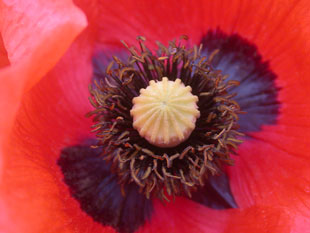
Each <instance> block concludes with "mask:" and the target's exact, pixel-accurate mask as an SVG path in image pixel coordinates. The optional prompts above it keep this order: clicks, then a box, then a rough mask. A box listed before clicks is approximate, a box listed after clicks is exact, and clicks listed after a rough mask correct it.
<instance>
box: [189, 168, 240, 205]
mask: <svg viewBox="0 0 310 233" xmlns="http://www.w3.org/2000/svg"><path fill="white" fill-rule="evenodd" d="M191 199H192V200H193V201H195V202H198V203H200V204H202V205H205V206H207V207H209V208H212V209H217V210H223V209H230V208H238V205H237V203H236V201H235V199H234V196H233V194H232V192H231V190H230V185H229V179H228V177H227V175H226V174H225V173H223V174H221V175H220V176H209V178H208V182H207V183H206V184H205V186H203V187H200V188H199V189H198V190H197V191H196V192H193V194H192V198H191Z"/></svg>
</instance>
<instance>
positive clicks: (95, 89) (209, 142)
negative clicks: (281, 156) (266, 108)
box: [88, 37, 242, 199]
mask: <svg viewBox="0 0 310 233" xmlns="http://www.w3.org/2000/svg"><path fill="white" fill-rule="evenodd" d="M183 39H184V38H183ZM138 40H139V44H140V50H138V49H136V48H134V47H129V46H127V44H125V43H124V44H125V46H126V47H127V48H128V50H129V51H130V53H131V56H130V57H129V59H128V61H127V62H123V61H121V60H120V59H118V58H116V57H114V65H113V64H110V65H109V66H108V67H107V69H106V71H105V72H103V73H102V75H100V76H99V77H100V79H97V80H95V81H94V85H91V86H90V93H91V96H92V97H91V98H90V102H91V104H92V105H93V107H94V108H95V110H94V111H92V112H90V113H89V114H88V116H94V117H93V121H94V122H95V123H94V125H93V131H94V132H95V133H96V137H97V139H98V144H97V145H96V146H95V147H100V148H102V157H103V158H104V159H105V160H107V161H110V162H111V163H112V166H111V169H112V172H114V173H116V174H117V175H118V177H119V183H120V184H121V185H125V184H127V183H131V182H135V183H136V184H137V185H138V186H139V187H140V190H141V192H143V193H144V194H145V195H146V196H147V197H150V196H151V195H156V196H157V197H159V198H162V199H167V197H166V194H169V195H181V194H183V193H185V194H187V195H188V196H190V195H191V191H192V190H193V189H195V188H196V187H197V186H202V185H203V184H204V181H205V180H206V179H207V178H208V176H209V175H215V174H218V173H220V172H221V167H222V165H223V164H228V165H232V164H233V160H232V159H231V158H230V153H231V152H233V151H234V150H235V149H236V148H237V145H238V144H240V143H241V142H242V141H241V140H240V139H239V138H238V137H239V136H242V134H241V133H239V132H238V131H237V130H238V127H239V126H238V124H237V120H238V114H239V113H240V108H239V105H238V103H237V102H236V101H234V100H232V98H233V97H234V96H235V94H230V93H228V91H227V90H228V89H229V88H231V87H234V86H236V85H238V82H236V81H232V80H230V81H226V78H227V76H225V75H223V74H222V73H221V72H220V71H218V70H214V69H213V68H212V67H211V59H212V57H213V55H211V56H210V58H209V59H208V58H206V57H201V55H200V51H201V47H199V48H197V47H193V48H190V49H186V48H185V46H182V45H176V43H175V42H174V41H172V42H170V44H169V46H168V47H165V46H164V45H162V44H160V43H158V46H159V49H158V51H157V55H154V54H153V53H152V52H151V50H150V49H148V48H147V47H146V46H145V44H144V43H143V40H144V38H143V37H139V38H138ZM162 77H168V78H169V80H168V79H167V80H166V81H167V82H169V81H171V82H179V81H176V80H178V79H180V81H181V82H182V83H183V84H184V86H185V87H186V86H190V87H191V89H192V91H191V93H192V95H193V96H197V97H198V102H197V103H196V100H195V101H194V103H195V104H197V107H198V109H199V111H200V117H199V118H197V117H198V112H197V111H198V110H197V109H196V110H197V111H195V110H193V109H192V110H193V112H194V115H195V117H196V118H197V119H196V123H195V124H196V127H195V129H194V130H193V131H192V132H191V133H189V134H190V135H189V136H188V138H187V139H186V134H185V135H184V138H183V140H185V139H186V141H183V143H181V144H176V145H174V146H173V147H166V148H162V147H160V146H158V144H159V145H160V144H162V142H159V143H158V141H160V140H158V139H156V138H157V137H153V139H154V140H153V141H155V143H153V144H154V145H153V144H152V136H148V137H149V138H148V139H149V141H150V142H148V141H147V140H146V139H145V138H144V136H143V135H144V134H145V135H147V133H146V132H147V130H145V131H144V132H143V133H141V132H140V134H139V132H138V131H139V130H140V131H141V130H142V128H141V126H139V127H140V129H139V127H138V126H137V125H138V124H135V123H134V122H135V120H137V119H135V113H134V112H135V111H136V110H134V109H135V107H134V104H135V103H133V102H136V103H138V102H139V98H138V96H139V93H140V90H143V89H145V90H146V89H147V87H148V86H149V84H150V81H151V84H152V85H153V84H154V83H155V84H156V81H157V83H159V82H158V80H162ZM152 80H154V81H152ZM155 80H156V81H155ZM143 92H144V94H145V91H142V93H143ZM142 102H143V101H142ZM193 106H194V105H193ZM194 108H196V107H194ZM137 109H138V108H137ZM130 110H133V111H132V115H133V117H132V115H131V114H130ZM137 112H139V111H138V110H137ZM150 117H151V115H150ZM191 121H192V123H193V122H194V120H191ZM133 125H135V127H136V128H137V129H138V131H137V130H136V129H135V128H134V127H133ZM142 127H143V126H142ZM141 134H142V137H141ZM151 135H153V133H152V134H151ZM155 135H158V133H155ZM159 135H160V134H159ZM146 138H147V137H146ZM159 138H160V137H159ZM172 138H173V137H172ZM168 141H169V140H168ZM169 143H170V142H168V143H167V141H166V145H169ZM164 144H165V141H164ZM171 145H173V144H171Z"/></svg>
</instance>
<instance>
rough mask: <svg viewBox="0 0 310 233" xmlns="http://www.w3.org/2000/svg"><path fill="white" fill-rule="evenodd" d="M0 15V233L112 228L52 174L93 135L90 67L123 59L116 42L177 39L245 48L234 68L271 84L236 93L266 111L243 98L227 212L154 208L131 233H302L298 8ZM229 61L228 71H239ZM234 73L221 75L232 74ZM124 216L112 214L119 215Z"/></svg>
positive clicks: (262, 4)
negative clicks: (244, 112) (245, 113)
mask: <svg viewBox="0 0 310 233" xmlns="http://www.w3.org/2000/svg"><path fill="white" fill-rule="evenodd" d="M0 7H1V8H0V9H1V20H0V25H1V36H2V41H1V43H0V48H1V49H0V51H1V53H0V54H1V56H0V67H1V70H0V77H1V81H2V83H1V85H0V100H1V102H0V109H1V113H2V114H1V116H0V132H1V133H0V141H1V144H0V145H1V154H0V155H1V157H0V158H1V159H0V178H1V185H0V187H1V188H0V231H1V232H7V233H11V232H12V233H13V232H17V233H19V232H25V233H26V232H29V233H30V232H31V233H33V232H115V230H114V229H113V228H112V227H111V226H114V227H115V225H116V226H117V225H118V224H114V225H113V224H112V223H110V224H109V223H106V225H107V226H103V224H101V223H100V221H94V217H93V216H91V215H89V214H87V211H83V210H81V207H80V205H82V204H81V203H79V201H77V199H78V198H76V197H75V198H73V197H72V195H71V194H70V189H69V187H68V186H67V184H66V183H65V182H63V177H64V175H63V173H62V170H61V168H60V167H59V166H58V165H57V161H58V159H59V157H60V154H61V151H62V150H63V149H64V148H66V147H70V146H73V145H79V144H81V142H83V141H85V140H86V139H89V138H92V137H93V134H92V133H90V130H89V129H90V126H91V124H92V123H91V120H90V119H88V118H85V114H86V113H87V112H89V111H91V110H92V106H91V105H90V104H89V101H88V96H89V91H88V85H89V83H91V78H92V72H93V63H92V59H94V57H98V56H99V57H100V59H101V61H102V60H103V63H104V59H108V58H110V57H111V56H112V55H118V56H123V50H122V49H123V45H122V44H121V43H120V40H124V41H126V42H128V43H129V44H136V41H135V38H136V36H138V35H143V36H145V37H146V38H147V41H151V43H149V45H150V46H151V47H152V48H153V47H154V43H153V42H155V41H161V42H162V43H164V44H167V42H168V41H169V40H172V39H174V38H178V37H179V36H180V35H183V34H186V35H188V36H189V37H190V41H189V44H191V45H195V44H196V45H199V43H201V42H205V45H207V48H208V46H209V45H210V46H211V44H212V43H215V44H218V43H219V44H222V45H223V44H225V43H226V42H227V41H230V42H229V43H235V45H236V46H237V45H241V47H240V51H242V49H243V47H242V46H243V45H245V44H247V43H248V44H250V47H247V48H249V51H252V52H249V53H247V52H246V51H248V50H246V51H244V52H243V53H242V54H243V55H242V56H243V61H245V60H244V59H246V56H245V55H246V54H248V55H249V57H250V58H251V59H252V58H253V57H254V58H253V59H254V60H249V63H248V64H249V65H253V64H254V63H255V62H256V61H257V59H258V60H259V61H260V59H261V60H262V61H263V62H264V61H268V62H269V65H268V69H269V70H271V71H272V73H271V76H272V81H268V82H267V83H266V82H262V83H260V82H261V81H260V80H263V78H261V77H256V76H255V74H254V76H253V77H255V78H250V79H249V80H248V81H247V84H246V85H245V87H246V88H254V89H255V88H258V90H260V91H261V92H264V95H263V96H264V97H268V98H271V99H272V101H274V100H275V101H276V102H272V103H270V102H268V100H266V98H265V99H264V100H263V101H262V100H261V99H255V98H254V99H253V98H252V97H251V99H250V100H251V101H252V102H251V101H250V102H249V103H247V104H248V105H252V104H253V103H254V105H253V108H254V110H253V109H250V107H248V110H249V112H250V113H251V114H252V113H253V114H254V115H250V116H253V118H251V119H250V118H245V120H247V121H246V122H247V123H244V124H245V125H246V124H248V126H244V127H248V128H247V129H248V130H245V131H246V135H247V137H246V139H245V141H244V143H242V144H241V145H240V146H239V148H238V151H237V153H238V156H236V157H234V159H235V166H231V167H228V168H227V175H228V177H229V183H230V187H231V191H232V194H233V197H234V199H235V201H236V203H237V205H238V208H234V209H224V210H218V209H214V208H208V207H206V206H205V205H202V204H199V203H197V202H194V201H193V200H190V199H187V198H184V197H177V198H176V200H175V201H172V202H170V203H165V204H163V203H162V202H160V201H159V200H157V199H153V200H152V205H153V210H152V213H151V215H150V218H149V219H147V220H146V221H145V222H143V223H141V224H138V226H137V227H136V228H139V229H138V230H137V231H138V232H253V233H254V232H281V233H282V232H309V228H310V227H309V226H310V221H309V204H310V203H309V200H310V197H309V192H310V183H309V178H308V177H309V175H310V170H309V168H308V166H307V164H308V162H309V160H310V158H309V138H310V130H309V128H310V120H309V119H310V110H309V107H308V105H309V104H310V97H309V95H308V93H309V91H310V88H309V87H310V78H309V77H310V70H309V67H310V62H309V61H310V59H309V55H308V54H309V52H310V43H309V40H308V38H310V26H309V25H310V24H309V14H308V13H309V10H310V4H309V2H308V1H306V0H299V1H256V0H253V1H241V0H236V1H226V0H225V1H194V2H193V1H169V2H166V1H147V2H145V1H121V2H120V1H114V2H112V1H103V0H96V1H91V2H89V1H85V0H76V1H74V3H72V2H71V1H69V0H68V1H67V0H66V1H54V0H45V1H40V0H31V1H30V0H29V1H28V0H26V1H25V0H23V1H21V0H16V1H5V0H2V1H1V3H0ZM85 16H86V17H85ZM86 18H87V20H86ZM86 21H87V22H88V25H87V23H86ZM208 32H209V33H208ZM212 33H213V34H212ZM234 36H236V37H234ZM223 38H224V39H223ZM236 38H239V39H236ZM240 38H241V39H240ZM217 41H218V42H217ZM225 41H226V42H225ZM231 41H235V42H231ZM211 42H212V43H211ZM244 43H245V44H244ZM248 44H247V45H245V46H248ZM223 46H224V45H223ZM251 46H254V47H255V50H253V48H254V47H251ZM211 47H212V46H211ZM211 47H210V49H212V48H211ZM221 48H224V47H221ZM227 51H230V50H229V49H227ZM253 51H254V52H257V53H259V54H260V55H261V58H257V56H256V55H255V54H254V55H253V53H254V52H253ZM207 52H208V51H206V53H207ZM220 52H221V51H220ZM229 54H230V55H231V53H228V55H229ZM102 58H103V59H102ZM232 59H235V58H234V57H233V58H232ZM236 59H237V60H236V61H237V62H236V63H234V62H231V64H234V65H237V66H238V67H239V65H244V63H242V64H241V63H240V64H239V63H238V61H239V60H238V59H239V58H236ZM226 61H228V60H226ZM230 61H232V60H229V61H228V63H229V62H230ZM251 62H254V63H251ZM106 64H107V63H106ZM255 64H256V63H255ZM264 64H265V63H264ZM218 65H219V66H220V62H219V63H218ZM223 66H224V64H222V67H223ZM234 67H235V66H234ZM234 67H231V66H229V65H228V70H229V72H231V73H232V74H234ZM259 67H265V65H260V66H259ZM235 68H236V67H235ZM236 69H237V68H236ZM259 69H263V68H259ZM263 71H264V72H265V70H263ZM229 72H228V73H229ZM260 75H261V76H264V75H265V73H260ZM259 78H261V79H259ZM252 79H254V81H253V80H252ZM257 80H259V81H257ZM251 84H253V85H254V87H252V86H250V85H251ZM271 89H272V93H276V94H274V95H273V94H271V95H269V94H268V93H269V92H270V91H271ZM246 90H252V89H246ZM241 92H242V91H241ZM253 92H255V91H253ZM242 93H243V92H242ZM243 94H244V93H243ZM254 94H255V93H254ZM249 95H250V94H249V93H245V96H249ZM268 98H267V99H268ZM243 100H244V99H243ZM253 101H254V102H253ZM264 101H267V102H264ZM255 102H259V103H262V104H261V105H257V106H256V105H255ZM268 103H269V104H268ZM244 104H245V102H244ZM269 105H272V106H273V107H270V106H269ZM269 107H270V108H269ZM257 125H258V126H257ZM256 126H257V127H256ZM107 187H108V185H107ZM71 191H72V190H71ZM71 193H72V192H71ZM112 204H113V200H112V202H111V205H112ZM123 207H124V208H125V209H123V210H121V212H117V213H119V214H120V215H122V214H123V215H124V212H126V211H128V209H130V208H129V206H126V205H125V206H123ZM127 207H128V209H126V208H127ZM130 210H133V209H132V208H131V209H130ZM133 212H134V211H133ZM126 214H128V217H127V218H128V222H129V223H130V224H131V223H135V220H131V219H130V216H131V215H130V214H131V213H126ZM116 228H117V227H116Z"/></svg>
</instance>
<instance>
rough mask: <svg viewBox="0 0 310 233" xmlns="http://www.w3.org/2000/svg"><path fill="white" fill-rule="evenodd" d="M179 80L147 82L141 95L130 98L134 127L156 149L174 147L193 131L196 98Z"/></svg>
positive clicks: (196, 114)
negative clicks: (147, 84)
mask: <svg viewBox="0 0 310 233" xmlns="http://www.w3.org/2000/svg"><path fill="white" fill-rule="evenodd" d="M191 91H192V88H191V87H190V86H186V87H185V86H184V84H183V83H182V82H181V80H180V79H176V80H175V81H170V80H168V78H166V77H163V78H162V81H158V82H155V81H153V80H152V81H150V83H149V86H148V87H147V88H146V89H141V90H140V95H139V96H138V97H135V98H133V100H132V103H133V108H132V109H131V111H130V114H131V116H132V117H133V127H134V128H135V129H136V130H137V131H138V132H139V134H140V136H141V137H144V138H145V139H146V140H147V141H148V142H149V143H151V144H153V145H156V146H158V147H173V146H176V145H179V144H180V143H181V142H183V141H185V140H186V139H187V138H188V137H189V136H190V134H191V133H192V131H193V130H194V128H195V123H196V119H197V118H198V117H199V116H200V112H199V111H198V106H197V102H198V97H197V96H195V95H193V94H192V93H191Z"/></svg>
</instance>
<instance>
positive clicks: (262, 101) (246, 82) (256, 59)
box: [201, 29, 280, 133]
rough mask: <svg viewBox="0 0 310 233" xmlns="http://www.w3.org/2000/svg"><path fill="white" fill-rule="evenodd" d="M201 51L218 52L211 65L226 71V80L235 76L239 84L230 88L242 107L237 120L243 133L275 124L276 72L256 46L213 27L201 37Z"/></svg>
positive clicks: (277, 89) (224, 72) (276, 103)
mask: <svg viewBox="0 0 310 233" xmlns="http://www.w3.org/2000/svg"><path fill="white" fill-rule="evenodd" d="M201 43H202V44H203V53H202V54H203V55H205V56H209V55H210V54H211V53H212V52H213V51H215V50H217V49H218V50H219V52H218V53H217V54H216V55H215V56H214V58H213V59H212V65H213V66H214V68H216V69H219V70H221V71H222V72H223V74H228V75H229V77H228V79H227V80H237V81H239V82H240V85H239V86H237V87H233V88H231V90H230V91H231V92H232V93H238V95H237V96H236V97H235V98H234V99H235V100H236V101H237V102H238V104H239V105H240V107H241V110H242V111H245V112H247V113H246V114H244V115H242V114H241V115H239V117H240V119H239V121H238V124H239V125H240V130H241V131H242V132H243V133H246V132H255V131H259V130H261V127H262V126H263V125H269V124H275V123H276V120H277V116H278V113H279V108H280V103H279V102H278V100H277V97H278V91H279V88H278V87H277V86H276V84H275V79H276V75H275V74H274V73H273V72H272V70H271V69H270V67H269V63H268V62H266V61H263V59H262V56H261V55H260V53H259V51H258V50H257V47H256V46H255V45H254V44H251V43H250V42H249V41H247V40H246V39H244V38H242V37H240V36H239V35H238V34H232V35H227V34H225V33H223V32H222V31H221V30H219V29H217V30H212V31H209V32H207V34H206V35H205V36H204V37H203V38H202V41H201Z"/></svg>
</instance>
